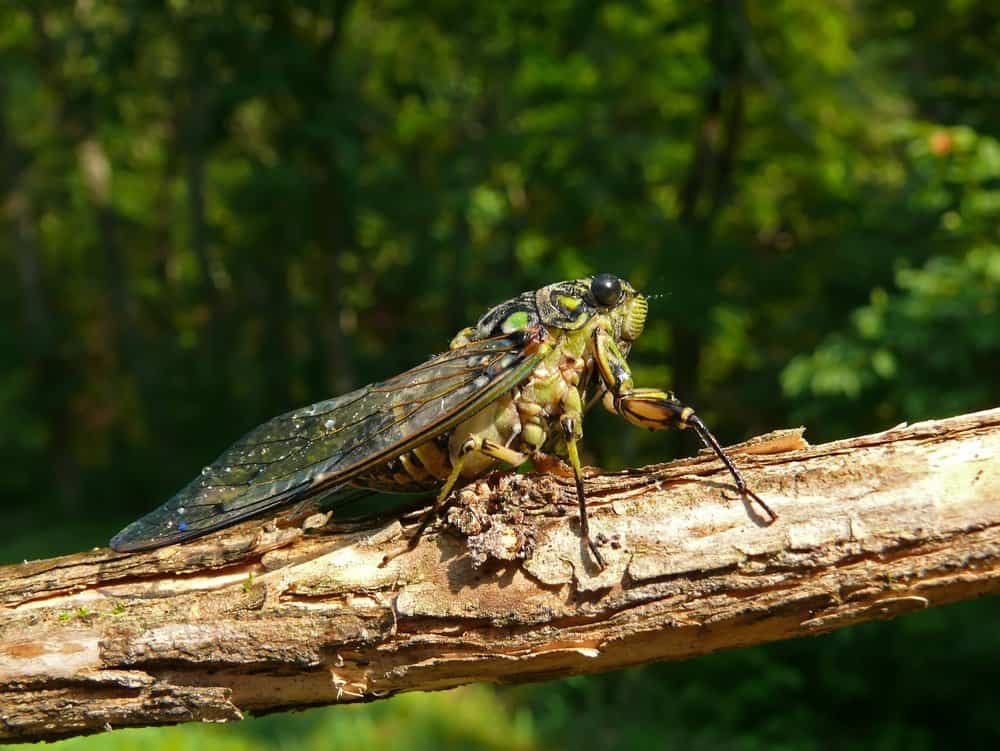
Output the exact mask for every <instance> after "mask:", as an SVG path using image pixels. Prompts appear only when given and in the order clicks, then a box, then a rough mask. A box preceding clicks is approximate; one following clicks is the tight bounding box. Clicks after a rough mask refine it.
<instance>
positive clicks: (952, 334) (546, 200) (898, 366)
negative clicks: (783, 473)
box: [0, 0, 1000, 749]
mask: <svg viewBox="0 0 1000 751" xmlns="http://www.w3.org/2000/svg"><path fill="white" fill-rule="evenodd" d="M998 50H1000V7H998V6H997V5H996V4H995V3H989V2H974V1H970V0H945V1H944V2H929V0H914V1H913V2H902V1H900V0H889V1H888V2H881V3H858V2H841V3H813V2H808V1H807V0H785V2H782V3H773V4H772V3H764V2H758V1H756V0H717V1H716V2H712V3H686V2H680V1H679V0H639V1H638V2H600V1H599V0H555V1H554V2H549V3H538V2H524V1H523V0H509V1H507V2H500V3H483V4H469V3H459V2H454V0H424V1H423V2H419V3H418V2H413V1H412V0H373V1H372V2H369V3H354V2H350V0H287V1H286V2H280V3H278V2H275V3H254V2H250V1H249V0H197V1H196V0H129V2H117V3H116V2H99V0H75V2H55V1H54V0H50V1H43V0H11V1H10V2H6V3H3V4H2V5H0V66H2V71H3V75H0V273H2V275H3V280H4V281H3V283H0V321H2V322H3V323H2V324H0V362H2V367H0V453H2V456H3V457H4V466H5V467H6V468H7V471H6V472H4V473H3V474H2V475H0V495H2V497H3V498H4V499H5V503H4V508H5V511H6V514H7V524H6V525H4V527H3V529H2V530H0V560H3V561H14V560H20V559H21V558H26V557H38V556H44V555H51V554H56V553H61V552H70V551H72V550H75V549H79V548H80V547H81V546H89V545H99V544H103V543H104V542H105V541H106V540H107V538H108V536H109V535H110V533H111V532H113V531H115V530H117V529H118V528H119V527H121V526H122V525H123V524H124V523H125V522H127V521H129V520H130V519H131V518H133V517H135V516H137V515H138V514H139V513H141V512H143V511H145V510H148V509H149V508H151V507H152V506H154V505H156V504H157V503H159V502H160V501H162V500H163V499H164V498H166V497H167V496H169V495H170V494H171V493H172V492H173V491H174V490H176V489H177V488H178V487H179V486H181V485H182V484H184V483H185V482H186V481H187V480H188V479H189V478H190V476H192V475H194V474H195V473H196V472H197V470H198V468H199V467H201V466H202V465H203V464H204V463H205V462H206V461H208V460H210V459H211V458H213V457H214V456H216V455H217V454H218V452H219V451H220V450H221V449H222V448H224V447H225V446H226V445H228V444H229V443H230V442H231V441H232V440H233V439H234V438H236V437H237V436H239V435H240V434H241V433H242V432H243V431H245V430H246V429H248V428H250V427H252V426H254V425H255V424H258V423H260V422H262V421H263V420H265V419H267V418H269V417H271V416H273V415H274V414H277V413H278V412H281V411H284V410H286V409H287V408H289V407H291V406H293V405H297V404H301V403H306V402H309V401H315V400H318V399H321V398H325V397H327V396H329V395H331V394H334V393H337V392H340V391H343V390H346V389H348V388H350V387H351V386H357V385H360V384H362V383H366V382H369V381H371V380H374V379H376V378H379V377H382V376H386V375H388V374H391V373H395V372H398V371H400V370H402V369H404V368H405V367H407V366H409V365H412V364H414V363H416V362H418V361H420V360H422V359H423V358H424V357H426V356H427V355H428V354H430V353H432V352H435V351H439V350H441V349H442V348H444V347H445V346H446V343H447V342H448V340H449V339H450V337H451V335H452V334H453V333H454V332H455V331H457V330H458V329H459V328H461V327H462V326H464V325H466V324H467V323H469V322H471V321H473V320H474V319H475V318H476V317H477V316H478V315H479V313H481V312H482V311H483V310H484V309H485V308H486V307H487V306H488V305H490V304H492V303H495V302H497V301H500V300H502V299H505V298H506V297H509V296H510V295H511V294H513V293H516V292H519V291H521V290H524V289H530V288H534V287H537V286H539V285H541V284H544V283H547V282H550V281H553V280H556V279H560V278H567V277H572V276H576V275H579V274H582V273H587V272H592V271H598V270H608V271H613V272H616V273H619V274H621V275H623V276H626V277H628V278H629V279H630V280H631V281H633V282H634V283H635V284H636V285H637V286H639V287H640V288H642V289H644V290H646V291H648V292H651V293H654V294H657V295H659V297H658V298H657V299H656V300H655V301H654V302H653V305H652V309H651V318H652V320H651V322H650V325H649V328H648V332H647V333H646V334H645V335H644V337H643V339H642V340H641V341H640V343H639V346H638V347H637V348H636V351H635V353H634V355H633V360H634V362H635V370H636V374H637V380H638V381H639V383H640V384H645V385H662V386H667V387H671V388H674V389H675V390H676V391H677V393H678V395H679V396H680V397H681V398H683V399H685V400H686V401H688V402H690V403H693V404H695V405H696V406H698V407H699V411H700V412H701V413H702V414H703V415H704V416H705V418H706V421H707V422H709V424H710V425H712V426H713V427H714V428H716V430H717V431H718V433H719V434H720V436H721V437H723V438H724V439H730V440H735V439H738V438H742V437H745V436H747V435H749V434H752V433H756V432H762V431H765V430H767V429H771V428H776V427H784V426H788V425H792V424H798V423H800V422H804V423H805V424H806V425H807V426H808V428H809V436H810V437H811V438H812V440H814V441H820V440H826V439H830V438H834V437H840V436H845V435H850V434H857V433H860V432H864V431H868V430H875V429H882V428H885V427H888V426H890V425H893V424H895V423H898V422H900V421H903V420H909V421H913V420H917V419H921V418H925V417H941V416H946V415H949V414H954V413H958V412H961V411H967V410H974V409H979V408H985V407H989V406H994V405H996V404H997V403H998V402H1000V399H998V396H1000V385H998V378H997V373H998V372H1000V356H998V355H1000V311H998V299H1000V295H998V286H1000V227H998V225H1000V222H998V219H997V217H998V216H1000V52H998ZM586 446H587V451H588V456H587V457H586V458H587V460H588V461H590V462H594V463H600V464H603V465H605V466H621V465H624V464H638V463H641V462H645V461H652V460H657V459H662V458H664V457H665V456H669V455H671V454H674V453H676V452H678V451H684V450H689V449H690V448H692V446H691V444H690V443H689V442H686V441H682V440H681V438H680V437H676V436H674V437H665V436H662V435H648V434H645V433H642V432H640V431H635V430H630V429H628V428H627V427H625V426H624V425H622V424H621V423H620V422H619V421H615V420H614V419H613V418H611V417H610V416H602V415H597V414H594V415H593V417H592V418H591V419H589V420H588V426H587V437H586ZM998 614H1000V613H998V610H997V606H996V604H995V603H994V602H983V603H968V604H965V605H962V606H960V607H957V608H949V609H946V610H943V611H939V612H932V613H925V614H921V615H919V616H911V617H909V618H907V619H905V620H903V621H900V622H897V623H892V624H879V625H872V626H866V627H863V628H857V629H852V630H850V631H848V632H845V633H842V634H836V635H832V636H829V637H824V638H822V639H816V640H809V641H802V642H798V643H792V644H780V645H774V646H771V647H762V648H757V649H753V650H746V651H742V652H738V653H732V654H726V655H717V656H712V657H709V658H704V659H700V660H696V661H692V662H690V663H686V664H683V665H661V666H649V667H646V668H642V669H637V670H632V671H624V672H621V673H618V674H614V675H609V676H601V677H596V678H578V679H573V680H570V681H564V682H560V683H554V684H550V685H546V686H540V687H530V688H523V689H517V690H513V691H506V692H503V693H500V694H497V693H495V692H492V691H490V690H488V689H486V688H483V687H477V688H473V689H469V690H464V691H462V692H455V693H450V694H444V695H427V696H408V697H402V698H398V699H394V700H392V701H390V702H384V703H377V704H375V705H373V706H371V707H364V708H353V709H348V710H345V709H343V708H337V709H332V710H327V711H317V712H310V713H307V714H304V715H297V716H287V717H276V718H267V719H265V720H259V721H254V722H252V723H246V724H245V725H243V726H238V727H233V728H224V729H219V728H189V727H185V728H178V729H169V730H163V731H155V730H151V731H147V732H145V733H138V732H136V733H122V734H114V735H111V736H105V737H102V738H98V739H92V740H80V741H74V742H72V743H69V744H66V745H67V747H69V746H85V747H87V748H98V747H101V746H102V745H103V746H107V747H109V748H111V747H118V748H128V747H131V744H132V743H139V742H140V741H139V740H136V739H140V738H141V739H142V741H141V742H142V743H143V744H145V745H149V746H150V747H160V748H182V747H186V746H192V747H194V746H197V745H199V744H201V743H203V742H204V743H209V744H211V745H213V746H215V747H219V748H228V747H233V748H258V747H265V746H266V747H271V746H281V745H287V746H289V747H292V746H294V747H296V748H298V747H310V746H313V745H315V746H317V747H319V746H321V745H322V746H326V745H334V744H335V743H337V742H338V739H342V741H340V742H342V743H344V744H347V743H354V744H355V745H359V746H361V747H370V748H381V747H385V748H422V747H434V748H441V747H451V748H462V747H511V748H561V747H564V746H570V745H575V744H576V745H578V744H582V743H587V744H588V745H593V746H595V747H602V748H632V747H636V746H639V745H642V746H653V745H655V746H657V747H683V748H696V749H697V748H717V747H726V748H747V749H755V748H803V749H812V748H817V749H819V748H850V747H856V748H885V749H891V748H892V749H894V748H907V749H920V748H938V747H941V746H944V745H961V746H965V747H968V748H973V747H983V748H985V747H996V745H997V742H998V740H1000V732H998V729H997V724H996V723H995V722H994V721H993V719H992V717H991V716H990V710H989V708H988V707H987V705H986V700H985V698H984V697H989V696H991V695H992V696H995V691H996V687H995V685H994V684H993V683H990V682H989V675H990V671H989V668H993V671H992V672H993V675H994V677H995V674H996V668H997V657H996V655H997V654H998V649H997V647H998V646H1000V645H998V644H997V636H996V633H997V629H996V628H995V624H996V622H997V615H998Z"/></svg>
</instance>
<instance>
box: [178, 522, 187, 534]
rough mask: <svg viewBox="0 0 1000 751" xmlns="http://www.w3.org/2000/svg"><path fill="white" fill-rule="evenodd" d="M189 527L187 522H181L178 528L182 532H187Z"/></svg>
mask: <svg viewBox="0 0 1000 751" xmlns="http://www.w3.org/2000/svg"><path fill="white" fill-rule="evenodd" d="M187 528H188V525H187V522H181V523H180V524H178V525H177V529H178V531H180V532H187Z"/></svg>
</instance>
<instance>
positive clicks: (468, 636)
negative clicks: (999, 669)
mask: <svg viewBox="0 0 1000 751" xmlns="http://www.w3.org/2000/svg"><path fill="white" fill-rule="evenodd" d="M733 456H734V457H735V460H736V462H737V464H739V465H740V466H741V467H743V468H744V469H745V471H746V475H747V478H748V480H749V483H750V485H751V486H752V487H754V488H755V489H756V490H757V491H758V492H759V493H760V494H761V495H762V496H763V497H764V498H765V499H766V500H767V501H768V503H769V504H770V505H771V507H772V508H774V509H775V510H776V511H777V512H778V514H779V518H778V520H777V521H776V522H775V523H773V524H771V525H767V524H765V523H764V521H763V519H762V518H761V516H760V515H759V513H758V510H757V509H756V508H753V507H751V506H749V505H747V504H746V503H744V502H742V501H740V500H737V499H733V498H732V495H731V491H732V484H731V481H730V478H729V477H728V476H727V475H726V474H725V472H724V471H723V470H722V468H721V467H720V465H719V462H718V461H716V460H715V459H714V458H712V457H710V456H706V455H701V456H698V457H695V458H692V459H687V460H681V461H675V462H671V463H669V464H663V465H657V466H651V467H646V468H644V469H641V470H631V471H626V472H621V473H612V474H601V473H597V472H596V471H595V473H594V474H593V476H592V477H590V478H589V479H588V481H587V487H588V490H589V494H590V508H591V513H592V517H591V519H592V521H591V526H592V529H593V532H594V533H595V534H597V535H599V536H600V539H601V540H602V541H603V545H602V551H603V553H604V556H605V558H606V559H607V562H608V566H607V568H606V569H605V570H604V571H598V570H597V569H595V568H594V566H593V565H592V564H591V563H590V562H589V560H590V559H589V556H588V554H587V551H586V550H584V549H582V547H581V544H580V539H579V524H578V521H577V516H576V513H577V512H576V500H575V496H574V492H573V486H572V483H571V482H570V481H569V480H566V479H564V478H562V477H559V476H554V475H534V476H523V475H521V476H519V475H504V476H500V477H498V478H494V482H493V487H488V486H487V484H485V483H479V484H477V485H475V486H473V487H471V488H468V489H466V490H464V491H463V492H462V493H461V494H460V498H459V500H458V502H457V503H456V506H455V507H454V508H453V509H452V511H451V512H449V515H448V520H449V523H444V522H442V523H441V524H439V525H437V526H436V527H432V529H431V530H430V532H429V533H428V534H427V535H426V536H425V537H424V539H423V540H422V542H421V544H420V545H419V546H418V547H417V549H416V550H414V551H412V552H409V553H404V554H402V555H400V556H398V557H396V558H395V559H393V560H392V561H391V562H390V563H389V564H388V565H387V566H385V567H379V563H380V562H381V561H382V559H383V556H384V555H385V554H386V553H387V552H391V551H395V550H399V549H400V547H401V544H402V540H403V537H402V531H403V527H402V526H401V523H400V520H398V519H395V520H389V521H387V520H385V519H382V520H381V521H375V522H373V521H371V520H368V521H366V522H363V523H359V522H351V523H334V524H330V525H327V526H325V527H322V528H320V529H310V530H309V531H308V532H303V530H302V529H301V528H298V527H296V528H279V527H277V526H275V525H274V524H270V525H267V524H265V523H264V522H260V521H255V522H251V523H247V524H244V525H242V526H240V527H236V528H234V529H231V530H226V531H224V532H222V533H219V534H216V535H214V536H212V537H209V538H207V539H203V540H199V541H195V542H193V543H189V544H185V545H180V546H172V547H169V548H163V549H160V550H156V551H152V552H149V553H140V554H131V555H129V554H121V553H114V552H112V551H110V550H107V549H95V550H93V551H91V552H87V553H80V554H78V555H71V556H65V557H62V558H54V559H51V560H42V561H34V562H30V563H28V562H26V563H24V564H23V565H16V566H7V567H3V568H0V741H6V742H18V741H29V740H42V739H55V738H60V737H66V736H70V735H78V734H83V733H92V732H98V731H101V730H102V729H104V730H106V729H109V728H115V727H122V726H141V725H155V724H170V723H178V722H185V721H189V720H207V721H226V720H236V719H240V718H241V717H242V716H243V714H244V713H245V712H248V711H249V712H263V711H274V710H277V709H283V708H292V707H305V706H311V705H320V704H330V703H335V702H349V701H369V700H373V699H378V698H382V697H385V696H389V695H391V694H394V693H397V692H400V691H412V690H431V689H443V688H449V687H452V686H458V685H460V684H463V683H468V682H471V681H484V680H488V681H498V682H515V681H537V680H544V679H547V678H552V677H556V676H564V675H571V674H577V673H589V672H595V671H603V670H610V669H613V668H618V667H622V666H625V665H635V664H638V663H644V662H649V661H653V660H663V659H680V658H686V657H691V656H694V655H699V654H704V653H707V652H712V651H715V650H719V649H725V648H729V647H737V646H742V645H748V644H759V643H762V642H768V641H773V640H776V639H785V638H789V637H795V636H804V635H809V634H817V633H821V632H824V631H829V630H831V629H834V628H839V627H841V626H846V625H849V624H852V623H857V622H860V621H868V620H874V619H882V618H890V617H893V616H896V615H899V614H901V613H907V612H910V611H914V610H920V609H923V608H926V607H929V606H931V605H939V604H942V603H946V602H952V601H955V600H962V599H966V598H970V597H976V596H978V595H982V594H986V593H990V592H997V591H998V590H1000V461H998V459H997V457H998V456H1000V409H994V410H990V411H987V412H980V413H977V414H971V415H964V416H961V417H954V418H950V419H947V420H940V421H932V422H924V423H919V424H917V425H913V426H909V427H899V428H895V429H892V430H889V431H886V432H883V433H878V434H875V435H868V436H861V437H858V438H852V439H849V440H844V441H837V442H834V443H828V444H824V445H821V446H811V447H810V446H807V445H806V444H805V442H804V441H803V440H802V439H801V431H781V432H778V433H774V434H770V435H768V436H764V437H762V438H760V439H757V440H756V441H750V442H747V443H745V444H740V446H738V447H734V448H733ZM727 497H728V498H729V500H727V499H726V498H727ZM403 521H404V522H405V523H406V524H407V528H408V529H412V526H411V522H412V519H410V518H407V519H404V520H403ZM460 530H464V531H460ZM525 555H526V556H527V558H526V559H523V560H522V559H521V558H520V557H523V556H525ZM519 556H520V557H519ZM505 557H507V558H513V560H498V559H502V558H505ZM477 563H481V565H479V566H478V567H477V566H476V565H475V564H477Z"/></svg>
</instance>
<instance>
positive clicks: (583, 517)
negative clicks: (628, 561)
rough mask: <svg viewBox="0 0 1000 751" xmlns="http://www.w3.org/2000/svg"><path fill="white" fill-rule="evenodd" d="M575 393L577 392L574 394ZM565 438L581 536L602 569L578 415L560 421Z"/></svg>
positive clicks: (603, 564) (563, 417)
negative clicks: (586, 484)
mask: <svg viewBox="0 0 1000 751" xmlns="http://www.w3.org/2000/svg"><path fill="white" fill-rule="evenodd" d="M574 393H575V392H574ZM560 425H561V426H562V431H563V438H564V439H565V441H566V455H567V457H568V458H569V464H570V466H571V467H572V468H573V479H574V480H575V481H576V500H577V502H578V503H579V504H580V536H581V537H582V538H583V541H584V542H585V543H586V544H587V547H588V548H589V549H590V554H591V555H592V556H594V560H595V561H596V562H597V565H598V566H600V567H601V568H602V569H603V568H605V567H606V565H607V564H605V562H604V556H603V555H601V551H600V550H598V549H597V545H595V544H594V541H593V540H592V539H590V520H589V518H588V515H587V494H586V493H585V492H584V490H583V467H582V466H581V465H580V452H579V451H578V450H577V445H576V444H577V442H578V441H579V440H580V438H581V437H582V436H581V432H582V431H581V429H580V419H579V416H578V415H573V414H564V415H563V416H562V419H561V420H560Z"/></svg>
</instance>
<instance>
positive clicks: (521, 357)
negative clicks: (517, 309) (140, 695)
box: [111, 328, 541, 551]
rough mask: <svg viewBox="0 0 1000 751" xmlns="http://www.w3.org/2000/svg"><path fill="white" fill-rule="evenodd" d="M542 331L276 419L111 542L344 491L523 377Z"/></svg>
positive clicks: (189, 533)
mask: <svg viewBox="0 0 1000 751" xmlns="http://www.w3.org/2000/svg"><path fill="white" fill-rule="evenodd" d="M539 334H540V329H539V328H533V329H527V330H524V331H519V332H514V333H512V334H510V335H506V336H500V337H493V338H490V339H483V340H480V341H473V342H470V343H469V344H467V345H465V346H463V347H460V348H458V349H454V350H450V351H448V352H445V353H443V354H441V355H438V356H436V357H433V358H431V359H430V360H428V361H427V362H425V363H423V364H422V365H418V366H417V367H415V368H412V369H411V370H408V371H406V372H405V373H401V374H400V375H398V376H395V377H393V378H390V379H388V380H386V381H382V382H381V383H374V384H371V385H369V386H365V387H364V388H361V389H358V390H357V391H352V392H350V393H348V394H344V395H343V396H340V397H337V398H336V399H328V400H327V401H323V402H317V403H316V404H312V405H310V406H308V407H303V408H302V409H297V410H295V411H292V412H288V413H286V414H283V415H280V416H278V417H275V418H274V419H272V420H269V421H268V422H266V423H264V424H263V425H261V426H259V427H257V428H255V429H254V430H252V431H250V432H249V433H247V434H246V435H245V436H243V438H241V439H240V440H239V441H237V442H236V443H234V444H233V445H232V446H230V447H229V448H228V449H227V450H226V451H225V452H224V453H223V454H222V456H220V457H219V458H218V459H216V460H215V462H213V463H212V464H211V465H209V466H207V467H205V468H204V469H203V470H202V472H201V475H200V476H199V477H197V478H195V479H194V480H192V481H191V482H190V483H189V484H188V485H187V486H185V487H184V488H183V489H181V490H180V491H179V492H178V493H177V494H176V495H174V496H173V497H172V498H171V499H170V500H168V501H167V502H166V503H164V504H163V505H162V506H160V507H159V508H158V509H156V510H155V511H152V512H150V513H149V514H147V515H146V516H144V517H142V518H141V519H139V520H138V521H135V522H132V524H130V525H128V526H127V527H126V528H125V529H123V530H122V531H121V532H119V533H118V534H117V535H115V537H114V538H113V539H112V540H111V547H112V548H114V549H115V550H123V551H124V550H143V549H147V548H154V547H159V546H161V545H168V544H171V543H174V542H179V541H181V540H186V539H189V538H192V537H197V536H199V535H203V534H205V533H207V532H210V531H212V530H215V529H221V528H222V527H226V526H229V525H231V524H235V523H236V522H238V521H241V520H243V519H246V518H248V517H251V516H256V515H257V514H260V513H262V512H264V511H267V510H269V509H273V508H276V507H278V506H284V505H287V504H289V503H293V502H299V501H302V500H305V499H309V498H314V497H317V496H319V495H321V494H322V495H327V494H330V493H335V492H341V491H346V490H347V488H346V487H345V485H346V483H348V482H350V480H351V479H352V478H354V477H356V476H357V475H359V474H361V473H362V472H364V471H365V470H367V469H369V468H371V467H373V466H376V465H378V464H380V463H381V462H384V461H386V460H388V459H390V458H392V457H394V456H397V455H399V454H401V453H403V452H404V451H407V450H408V449H410V448H412V447H414V446H416V445H418V444H420V443H422V442H423V441H425V440H427V439H428V438H430V437H433V436H435V435H438V434H439V433H442V432H444V431H446V430H448V429H450V428H452V427H454V426H455V425H456V424H457V423H459V422H461V421H462V420H464V419H465V418H467V417H468V416H470V415H472V414H474V413H475V412H478V411H479V410H481V409H483V408H484V407H485V406H486V405H488V404H489V403H490V402H492V401H494V400H495V399H497V398H498V397H499V396H501V395H502V394H504V393H505V392H506V391H508V390H510V389H511V388H513V387H514V386H516V385H517V384H518V383H519V382H520V381H522V380H524V379H525V378H526V377H527V376H528V375H529V374H530V373H531V371H532V370H533V369H534V367H535V366H536V365H537V364H538V362H539V361H540V360H541V355H540V354H539V353H538V346H537V342H538V341H539V340H540V337H539Z"/></svg>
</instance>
